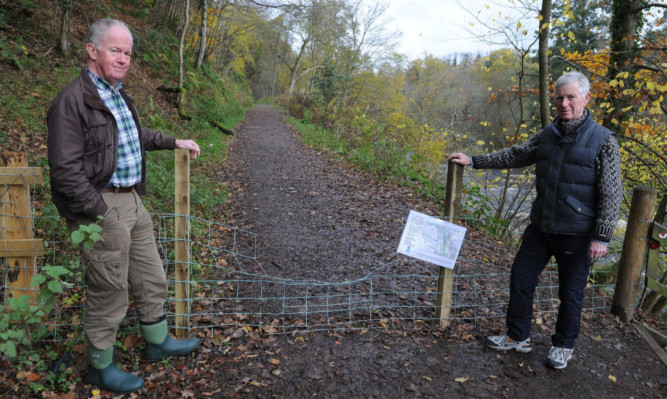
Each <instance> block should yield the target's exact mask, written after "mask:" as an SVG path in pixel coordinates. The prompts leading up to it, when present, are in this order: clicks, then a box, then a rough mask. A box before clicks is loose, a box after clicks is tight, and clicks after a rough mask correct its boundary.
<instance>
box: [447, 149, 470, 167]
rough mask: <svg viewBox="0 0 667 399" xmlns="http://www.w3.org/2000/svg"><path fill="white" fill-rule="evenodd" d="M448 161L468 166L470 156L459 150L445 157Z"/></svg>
mask: <svg viewBox="0 0 667 399" xmlns="http://www.w3.org/2000/svg"><path fill="white" fill-rule="evenodd" d="M447 160H448V161H452V162H454V163H457V164H459V165H463V166H468V165H470V158H469V157H468V156H467V155H466V154H463V153H461V152H455V153H453V154H452V155H450V156H449V158H447Z"/></svg>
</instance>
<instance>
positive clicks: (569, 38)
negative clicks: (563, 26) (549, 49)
mask: <svg viewBox="0 0 667 399" xmlns="http://www.w3.org/2000/svg"><path fill="white" fill-rule="evenodd" d="M567 41H568V42H576V41H577V37H576V36H575V35H574V33H573V32H572V31H569V32H567Z"/></svg>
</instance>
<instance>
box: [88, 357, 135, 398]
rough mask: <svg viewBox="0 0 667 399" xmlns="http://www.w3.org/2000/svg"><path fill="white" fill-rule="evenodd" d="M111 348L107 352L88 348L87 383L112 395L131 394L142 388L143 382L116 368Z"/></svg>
mask: <svg viewBox="0 0 667 399" xmlns="http://www.w3.org/2000/svg"><path fill="white" fill-rule="evenodd" d="M113 352H114V348H113V346H112V347H111V348H109V349H107V350H103V351H102V350H97V349H92V348H88V360H89V361H90V367H88V382H89V383H91V384H94V385H97V386H98V387H100V388H102V389H104V390H107V391H111V392H114V393H132V392H134V391H138V390H139V389H141V388H142V387H143V386H144V380H143V379H141V378H139V377H137V376H136V375H134V374H130V373H126V372H124V371H123V370H120V369H119V368H118V367H116V363H115V362H114V361H113Z"/></svg>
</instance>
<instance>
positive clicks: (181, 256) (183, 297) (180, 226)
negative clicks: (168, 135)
mask: <svg viewBox="0 0 667 399" xmlns="http://www.w3.org/2000/svg"><path fill="white" fill-rule="evenodd" d="M175 161H176V163H175V179H176V184H175V197H174V198H175V201H176V203H175V213H176V218H175V219H176V220H175V226H174V230H175V231H174V234H175V239H176V244H175V246H176V248H175V259H174V269H175V270H174V274H175V281H176V287H175V291H176V320H175V323H176V327H177V329H176V336H177V337H183V336H184V335H185V334H184V327H189V326H190V320H189V317H188V316H187V315H189V313H190V302H189V300H190V289H189V288H190V273H189V271H190V267H189V264H190V153H189V151H188V150H187V149H182V148H177V149H176V150H175Z"/></svg>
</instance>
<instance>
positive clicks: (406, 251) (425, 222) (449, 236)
mask: <svg viewBox="0 0 667 399" xmlns="http://www.w3.org/2000/svg"><path fill="white" fill-rule="evenodd" d="M465 234H466V228H465V227H461V226H459V225H456V224H453V223H449V222H445V221H444V220H440V219H437V218H434V217H432V216H428V215H424V214H423V213H419V212H415V211H410V215H408V221H407V223H406V224H405V229H403V235H402V236H401V242H400V243H399V244H398V253H400V254H403V255H407V256H411V257H413V258H417V259H420V260H424V261H426V262H431V263H435V264H436V265H439V266H442V267H447V268H449V269H453V268H454V264H455V263H456V258H457V257H458V256H459V250H460V249H461V244H463V238H464V237H465Z"/></svg>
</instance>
